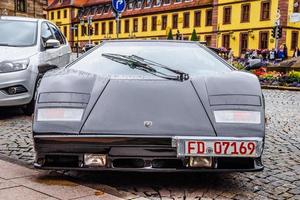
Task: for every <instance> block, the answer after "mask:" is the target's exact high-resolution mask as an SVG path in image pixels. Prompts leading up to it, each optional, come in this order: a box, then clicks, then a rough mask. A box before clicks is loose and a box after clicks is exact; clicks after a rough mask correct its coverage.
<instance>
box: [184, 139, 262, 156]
mask: <svg viewBox="0 0 300 200" xmlns="http://www.w3.org/2000/svg"><path fill="white" fill-rule="evenodd" d="M183 145H184V148H183V150H184V155H185V156H214V157H225V156H229V157H256V156H257V154H256V153H257V152H256V150H257V142H256V141H201V140H185V141H184V142H183Z"/></svg>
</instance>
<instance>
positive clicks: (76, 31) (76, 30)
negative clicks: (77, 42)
mask: <svg viewBox="0 0 300 200" xmlns="http://www.w3.org/2000/svg"><path fill="white" fill-rule="evenodd" d="M75 37H78V26H77V29H75Z"/></svg>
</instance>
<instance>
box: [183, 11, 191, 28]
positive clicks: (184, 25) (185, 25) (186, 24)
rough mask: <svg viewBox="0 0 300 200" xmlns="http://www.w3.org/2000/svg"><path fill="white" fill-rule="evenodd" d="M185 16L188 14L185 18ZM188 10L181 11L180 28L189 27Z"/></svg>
mask: <svg viewBox="0 0 300 200" xmlns="http://www.w3.org/2000/svg"><path fill="white" fill-rule="evenodd" d="M186 16H188V17H187V18H186ZM190 17H191V16H190V12H189V11H188V12H184V13H183V22H182V28H189V27H190Z"/></svg>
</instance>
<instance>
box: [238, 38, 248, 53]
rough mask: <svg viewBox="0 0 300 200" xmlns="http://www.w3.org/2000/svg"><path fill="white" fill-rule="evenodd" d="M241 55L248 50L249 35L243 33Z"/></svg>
mask: <svg viewBox="0 0 300 200" xmlns="http://www.w3.org/2000/svg"><path fill="white" fill-rule="evenodd" d="M240 44H241V53H245V52H246V51H247V49H248V33H241V41H240Z"/></svg>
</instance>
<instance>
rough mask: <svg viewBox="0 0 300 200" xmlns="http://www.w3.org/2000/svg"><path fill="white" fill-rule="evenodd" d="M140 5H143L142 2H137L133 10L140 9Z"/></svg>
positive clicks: (138, 0) (140, 0)
mask: <svg viewBox="0 0 300 200" xmlns="http://www.w3.org/2000/svg"><path fill="white" fill-rule="evenodd" d="M142 4H143V1H142V0H137V2H136V6H135V8H136V9H141V8H142Z"/></svg>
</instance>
